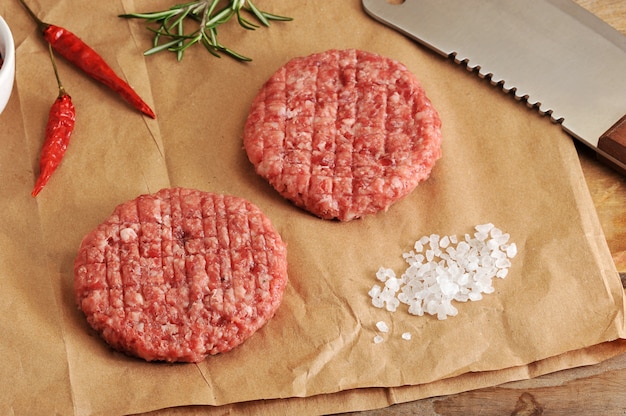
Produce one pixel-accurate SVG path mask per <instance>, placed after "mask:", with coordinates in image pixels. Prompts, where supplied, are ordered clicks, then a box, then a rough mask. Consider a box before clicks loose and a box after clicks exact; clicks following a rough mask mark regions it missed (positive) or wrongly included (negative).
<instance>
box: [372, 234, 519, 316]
mask: <svg viewBox="0 0 626 416" xmlns="http://www.w3.org/2000/svg"><path fill="white" fill-rule="evenodd" d="M475 230H476V232H475V233H474V235H473V236H470V235H469V234H465V238H464V239H463V240H459V239H458V238H457V236H454V235H453V236H443V237H440V236H439V235H437V234H432V235H430V236H424V237H422V238H421V239H419V240H418V241H416V242H415V245H414V247H413V250H411V251H409V252H407V253H404V254H403V258H404V259H405V261H406V262H407V264H408V268H407V269H406V270H405V271H404V273H403V274H402V275H401V276H400V277H399V278H398V277H396V274H395V273H394V271H393V270H391V269H388V268H384V267H381V268H380V269H379V270H378V272H377V273H376V277H377V279H378V280H380V281H381V282H383V283H384V284H385V285H384V287H381V286H380V285H374V286H373V287H372V289H371V290H370V291H369V292H368V294H369V295H370V297H371V298H372V304H373V305H374V306H375V307H377V308H383V307H384V308H385V309H387V310H388V311H390V312H395V311H396V309H397V308H398V307H399V306H400V304H401V303H402V304H406V305H408V312H409V313H410V314H412V315H419V316H422V315H424V313H427V314H429V315H437V318H438V319H446V318H447V317H448V316H455V315H457V313H458V310H457V309H456V307H454V305H452V301H457V302H466V301H468V300H471V301H477V300H480V299H482V296H483V293H486V294H488V293H493V292H494V288H493V286H492V280H493V278H500V279H503V278H505V277H506V275H507V273H508V269H509V267H510V266H511V261H510V259H512V258H513V257H515V255H516V254H517V246H516V245H515V243H509V242H508V241H509V238H510V236H509V234H506V233H503V232H502V230H500V229H499V228H496V227H495V226H494V225H493V224H490V223H489V224H482V225H477V226H476V227H475Z"/></svg>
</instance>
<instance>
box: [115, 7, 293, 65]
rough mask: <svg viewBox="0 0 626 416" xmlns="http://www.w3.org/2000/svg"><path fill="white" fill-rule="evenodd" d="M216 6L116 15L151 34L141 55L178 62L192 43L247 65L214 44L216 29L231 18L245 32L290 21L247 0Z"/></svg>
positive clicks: (244, 59) (224, 48)
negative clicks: (140, 23)
mask: <svg viewBox="0 0 626 416" xmlns="http://www.w3.org/2000/svg"><path fill="white" fill-rule="evenodd" d="M219 3H221V1H220V0H194V1H190V2H187V3H184V4H177V5H174V6H172V7H170V8H169V9H167V10H161V11H155V12H148V13H126V14H121V15H119V17H122V18H127V19H142V20H144V21H145V22H146V23H147V24H148V30H150V31H151V32H153V33H154V38H153V42H152V47H151V48H150V49H148V50H146V51H145V52H144V55H146V56H147V55H153V54H155V53H158V52H162V51H169V52H173V53H175V54H176V57H177V59H178V61H181V60H182V59H183V56H184V52H185V51H186V50H187V49H188V48H189V47H191V46H192V45H194V44H196V43H200V44H202V45H203V46H204V47H205V49H207V51H208V52H209V53H211V54H212V55H214V56H216V57H220V56H221V54H225V55H228V56H230V57H232V58H234V59H236V60H238V61H243V62H247V61H251V60H252V59H251V58H249V57H247V56H245V55H242V54H240V53H238V52H235V51H234V50H232V49H230V48H228V47H226V46H224V45H222V44H221V43H220V42H219V41H218V37H217V28H218V27H220V26H221V25H224V24H226V23H227V22H228V21H230V20H231V19H232V18H233V17H234V18H235V19H236V20H237V22H238V24H239V26H240V27H242V28H244V29H246V30H255V29H257V28H259V27H260V25H263V26H266V27H269V26H270V21H271V20H275V21H283V22H285V21H290V20H292V19H291V18H290V17H286V16H280V15H276V14H273V13H268V12H265V11H262V10H260V9H259V8H258V7H257V6H256V5H254V4H253V3H252V1H250V0H229V1H228V2H227V4H226V5H225V6H224V7H222V8H218V5H219ZM250 18H253V19H254V20H256V22H258V23H259V24H256V23H255V22H254V21H253V20H250ZM187 20H191V21H193V22H194V24H195V25H197V27H196V28H195V30H193V31H191V32H190V33H186V32H185V27H186V26H185V21H187ZM153 26H156V27H153Z"/></svg>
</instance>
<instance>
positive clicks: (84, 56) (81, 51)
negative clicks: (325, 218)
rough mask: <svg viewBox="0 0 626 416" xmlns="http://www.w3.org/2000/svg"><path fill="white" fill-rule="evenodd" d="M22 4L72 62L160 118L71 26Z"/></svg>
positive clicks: (123, 96) (52, 44)
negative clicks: (47, 20) (50, 20)
mask: <svg viewBox="0 0 626 416" xmlns="http://www.w3.org/2000/svg"><path fill="white" fill-rule="evenodd" d="M20 3H22V5H23V6H24V8H26V10H27V11H28V14H30V16H31V17H32V18H33V20H34V21H35V22H36V23H37V26H38V27H39V30H40V31H41V32H42V34H43V37H44V39H45V40H46V41H47V42H48V43H49V44H50V45H51V46H52V48H53V49H54V50H55V51H56V52H58V53H59V55H61V56H63V57H64V58H65V59H67V60H68V61H69V62H71V63H72V64H74V65H76V66H77V67H78V68H79V69H81V70H82V71H83V72H85V73H86V74H87V75H89V76H90V77H92V78H93V79H95V80H96V81H98V82H100V83H102V84H104V85H105V86H107V87H108V88H110V89H111V90H113V91H115V92H116V93H117V94H119V95H120V96H121V97H122V98H123V99H125V100H126V101H127V102H129V103H130V104H131V105H132V106H133V107H135V108H136V109H137V110H139V111H141V112H142V113H144V114H145V115H147V116H148V117H151V118H156V115H155V114H154V111H152V109H151V108H150V106H148V104H146V103H145V102H144V101H143V100H142V99H141V97H139V95H138V94H137V93H136V92H135V90H133V88H132V87H131V86H130V85H128V84H127V83H126V82H125V81H124V80H123V79H121V78H120V77H118V76H117V74H116V73H115V72H114V71H113V69H111V67H110V66H109V65H108V64H107V63H106V62H105V61H104V59H103V58H102V57H101V56H100V55H98V53H97V52H96V51H95V50H93V49H92V48H91V47H90V46H89V45H87V44H86V43H85V42H83V41H82V40H81V39H80V38H79V37H78V36H76V35H75V34H73V33H72V32H70V31H69V30H67V29H64V28H62V27H59V26H55V25H51V24H49V23H45V22H42V21H41V20H40V19H39V18H38V17H37V16H36V15H35V14H34V13H33V12H32V11H31V10H30V8H29V7H28V6H27V5H26V3H25V2H24V0H20Z"/></svg>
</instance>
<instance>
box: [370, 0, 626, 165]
mask: <svg viewBox="0 0 626 416" xmlns="http://www.w3.org/2000/svg"><path fill="white" fill-rule="evenodd" d="M362 5H363V8H364V10H365V11H366V13H367V14H368V15H370V16H371V17H373V18H374V19H376V20H378V21H379V22H381V23H383V24H385V25H387V26H389V27H391V28H393V29H395V30H398V31H399V32H401V33H403V34H404V35H406V36H408V37H410V38H411V39H413V40H415V41H417V42H419V43H420V44H422V45H425V46H426V47H428V48H430V49H432V50H434V51H435V52H437V53H439V54H441V55H443V56H446V57H450V58H451V59H454V61H455V62H457V63H460V64H464V65H466V66H467V68H468V69H469V70H472V71H474V72H476V73H477V74H478V75H479V76H480V77H483V78H487V79H489V80H490V82H491V83H492V84H494V85H498V86H500V87H501V88H502V89H503V90H504V91H505V92H507V93H511V94H513V95H514V96H515V97H516V98H517V99H520V100H523V101H525V102H526V103H527V104H528V105H529V106H531V107H536V108H537V109H538V110H539V112H540V113H541V114H543V115H546V116H549V117H551V118H552V119H553V120H554V121H555V122H558V123H560V125H561V127H562V128H563V129H564V130H565V131H566V132H567V133H569V134H570V135H571V136H573V137H574V138H576V139H578V140H580V141H581V142H582V143H584V144H586V145H587V146H589V147H590V148H592V149H593V150H594V151H595V152H596V153H597V154H598V156H599V158H600V159H601V160H603V161H604V162H606V163H607V164H608V165H610V166H611V167H613V168H615V169H616V170H617V171H619V172H621V173H626V36H624V35H623V34H621V33H620V32H618V31H617V30H615V29H614V28H612V27H611V26H609V25H608V24H607V23H605V22H604V21H602V20H601V19H599V18H597V17H596V16H595V15H593V14H592V13H590V12H588V11H587V10H585V9H584V8H582V7H580V6H579V5H577V4H576V3H574V2H573V1H571V0H526V1H522V0H480V1H467V0H404V1H390V0H362Z"/></svg>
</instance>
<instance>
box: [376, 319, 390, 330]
mask: <svg viewBox="0 0 626 416" xmlns="http://www.w3.org/2000/svg"><path fill="white" fill-rule="evenodd" d="M376 328H378V330H379V331H380V332H389V326H387V324H386V323H385V321H378V322H376Z"/></svg>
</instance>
